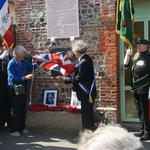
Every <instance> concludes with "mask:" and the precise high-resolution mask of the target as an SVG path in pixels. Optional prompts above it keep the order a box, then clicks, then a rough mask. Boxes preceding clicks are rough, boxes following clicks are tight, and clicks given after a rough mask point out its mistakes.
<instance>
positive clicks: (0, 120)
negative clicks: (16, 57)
mask: <svg viewBox="0 0 150 150" xmlns="http://www.w3.org/2000/svg"><path fill="white" fill-rule="evenodd" d="M8 57H9V52H8V50H7V47H6V45H5V43H4V42H2V44H1V53H0V131H2V130H3V129H4V127H5V123H7V126H9V125H10V103H9V97H8V86H7V64H8V61H9V58H8Z"/></svg>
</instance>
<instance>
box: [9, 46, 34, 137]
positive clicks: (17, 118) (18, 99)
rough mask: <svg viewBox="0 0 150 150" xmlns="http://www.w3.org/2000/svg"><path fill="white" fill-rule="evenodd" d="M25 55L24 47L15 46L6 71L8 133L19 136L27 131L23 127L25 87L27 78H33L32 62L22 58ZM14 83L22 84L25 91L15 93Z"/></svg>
mask: <svg viewBox="0 0 150 150" xmlns="http://www.w3.org/2000/svg"><path fill="white" fill-rule="evenodd" d="M25 56H26V49H25V48H24V47H22V46H16V47H15V48H14V50H13V58H12V59H11V60H10V61H9V63H8V67H7V72H8V86H9V94H10V103H11V125H10V135H12V136H20V133H21V132H23V133H24V134H27V133H28V132H29V131H28V130H27V129H26V128H25V114H26V104H27V101H26V87H27V85H28V83H29V80H30V79H32V78H33V74H31V73H30V72H31V71H32V64H30V63H29V62H28V61H26V60H25V59H24V57H25ZM14 85H23V86H24V89H25V93H22V94H19V95H18V94H16V93H15V88H14Z"/></svg>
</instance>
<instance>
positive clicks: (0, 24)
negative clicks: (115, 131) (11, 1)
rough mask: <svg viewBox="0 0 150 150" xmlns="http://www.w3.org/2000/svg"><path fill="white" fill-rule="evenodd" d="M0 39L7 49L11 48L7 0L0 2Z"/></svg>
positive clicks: (12, 42)
mask: <svg viewBox="0 0 150 150" xmlns="http://www.w3.org/2000/svg"><path fill="white" fill-rule="evenodd" d="M0 37H1V38H2V39H3V40H4V42H5V44H6V46H7V47H8V49H10V48H11V47H12V46H13V44H14V38H13V28H12V21H11V17H10V10H9V7H8V1H7V0H0Z"/></svg>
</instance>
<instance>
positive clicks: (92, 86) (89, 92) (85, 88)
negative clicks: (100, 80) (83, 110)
mask: <svg viewBox="0 0 150 150" xmlns="http://www.w3.org/2000/svg"><path fill="white" fill-rule="evenodd" d="M94 85H95V73H94V65H93V82H92V85H91V88H90V90H89V89H87V87H86V86H85V85H84V84H83V83H82V82H80V83H79V87H80V89H81V90H82V91H84V92H85V93H86V94H88V95H89V103H93V99H92V96H91V93H92V90H93V88H94Z"/></svg>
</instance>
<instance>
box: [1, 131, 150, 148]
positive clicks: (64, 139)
mask: <svg viewBox="0 0 150 150" xmlns="http://www.w3.org/2000/svg"><path fill="white" fill-rule="evenodd" d="M143 145H144V147H145V150H150V141H147V142H143ZM78 146H79V145H78V142H77V136H70V135H61V134H60V135H59V134H58V135H51V134H50V133H49V134H48V133H46V132H44V133H43V132H42V131H32V132H31V133H29V134H28V135H21V136H20V137H12V136H10V135H9V134H8V131H7V130H5V131H4V132H1V133H0V150H76V149H77V148H78Z"/></svg>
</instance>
